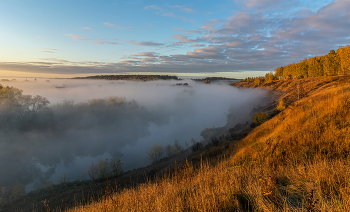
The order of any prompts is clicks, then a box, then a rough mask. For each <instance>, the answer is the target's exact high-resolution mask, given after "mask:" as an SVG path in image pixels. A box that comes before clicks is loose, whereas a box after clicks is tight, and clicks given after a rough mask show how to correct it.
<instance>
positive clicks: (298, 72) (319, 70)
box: [275, 45, 350, 79]
mask: <svg viewBox="0 0 350 212" xmlns="http://www.w3.org/2000/svg"><path fill="white" fill-rule="evenodd" d="M349 73H350V46H349V45H347V46H342V47H339V48H338V49H337V51H334V50H331V51H330V52H329V53H328V54H326V55H324V56H316V57H312V58H307V59H304V60H302V61H300V62H299V63H293V64H290V65H286V66H282V67H279V68H276V69H275V76H276V77H277V78H278V79H295V78H303V77H317V76H335V75H347V74H349Z"/></svg>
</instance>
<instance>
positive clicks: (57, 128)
mask: <svg viewBox="0 0 350 212" xmlns="http://www.w3.org/2000/svg"><path fill="white" fill-rule="evenodd" d="M176 83H178V81H152V82H134V81H107V80H67V79H38V80H36V81H34V80H31V81H23V79H17V80H16V81H3V82H1V84H2V86H3V87H5V86H13V87H16V88H19V89H21V90H23V93H22V95H21V97H16V98H17V100H16V101H17V103H13V102H10V97H9V96H7V97H4V96H1V97H0V98H1V99H2V100H1V108H0V124H1V128H0V139H1V140H0V176H1V177H0V186H5V185H6V186H11V185H14V184H16V183H23V184H30V183H32V186H33V185H34V184H35V183H36V184H35V186H38V185H39V184H40V182H42V181H43V180H45V179H50V180H51V181H52V182H54V183H57V182H58V181H59V179H60V178H61V177H62V176H63V175H66V176H69V178H71V180H73V178H74V180H75V179H78V180H79V179H84V178H85V179H88V177H87V175H86V173H87V170H88V167H89V166H90V164H91V162H93V161H95V162H96V161H97V160H98V159H100V158H117V157H118V158H120V159H121V161H122V163H123V169H124V170H129V169H133V168H138V167H140V166H145V165H148V164H149V163H150V162H151V161H150V160H149V159H148V155H147V150H148V149H149V148H150V147H151V146H152V144H154V143H155V144H162V145H164V146H165V145H167V144H173V142H174V140H175V139H176V140H178V141H179V142H180V143H181V144H182V145H183V146H185V141H187V142H188V141H189V140H190V139H191V138H194V139H196V140H197V141H199V140H200V139H201V138H200V133H201V131H202V130H203V129H204V128H208V127H214V126H216V127H219V126H223V125H225V124H226V122H227V115H228V114H229V113H232V114H233V117H234V121H235V122H236V123H239V122H245V121H248V120H249V119H250V116H249V113H250V111H251V110H252V109H253V108H254V107H255V106H256V104H257V103H258V102H259V101H260V100H261V98H263V97H264V96H265V93H264V92H262V91H258V90H249V89H243V90H242V89H237V88H235V87H232V86H229V85H227V84H218V83H212V84H202V83H195V82H193V81H186V80H183V81H181V83H188V84H189V86H183V85H175V84H176ZM3 89H4V88H3ZM27 95H32V97H30V96H27ZM36 95H40V96H36ZM13 101H15V100H13ZM33 102H34V103H33ZM35 186H34V187H35ZM34 187H33V188H34Z"/></svg>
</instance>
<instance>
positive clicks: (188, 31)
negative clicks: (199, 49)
mask: <svg viewBox="0 0 350 212" xmlns="http://www.w3.org/2000/svg"><path fill="white" fill-rule="evenodd" d="M171 28H172V29H173V30H174V31H180V32H183V33H185V34H202V33H203V32H202V31H201V30H194V29H191V30H185V29H183V28H181V27H171Z"/></svg>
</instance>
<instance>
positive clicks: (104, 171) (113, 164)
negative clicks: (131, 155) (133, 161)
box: [88, 158, 123, 180]
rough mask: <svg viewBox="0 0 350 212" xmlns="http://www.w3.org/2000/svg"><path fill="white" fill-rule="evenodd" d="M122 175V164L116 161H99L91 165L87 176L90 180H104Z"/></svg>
mask: <svg viewBox="0 0 350 212" xmlns="http://www.w3.org/2000/svg"><path fill="white" fill-rule="evenodd" d="M122 173H123V169H122V162H121V160H120V159H119V158H116V159H105V160H103V159H101V160H99V161H98V163H97V164H94V163H91V165H90V167H89V171H88V175H89V176H90V178H91V179H92V180H96V179H99V178H106V177H111V176H119V175H121V174H122Z"/></svg>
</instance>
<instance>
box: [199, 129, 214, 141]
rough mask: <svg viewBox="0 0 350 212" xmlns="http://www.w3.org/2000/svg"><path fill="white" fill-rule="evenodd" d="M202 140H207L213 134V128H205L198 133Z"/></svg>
mask: <svg viewBox="0 0 350 212" xmlns="http://www.w3.org/2000/svg"><path fill="white" fill-rule="evenodd" d="M200 135H201V136H202V137H203V138H204V140H206V141H209V140H210V139H211V138H212V137H213V136H214V129H213V128H205V129H204V130H202V132H201V134H200Z"/></svg>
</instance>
